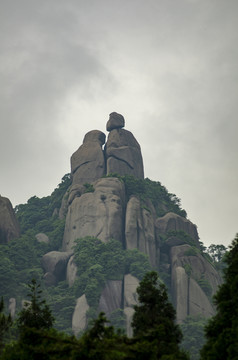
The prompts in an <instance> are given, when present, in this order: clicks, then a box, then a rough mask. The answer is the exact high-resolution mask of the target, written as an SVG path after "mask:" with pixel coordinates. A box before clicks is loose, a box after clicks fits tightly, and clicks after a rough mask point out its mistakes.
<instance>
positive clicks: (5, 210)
mask: <svg viewBox="0 0 238 360" xmlns="http://www.w3.org/2000/svg"><path fill="white" fill-rule="evenodd" d="M19 236H20V226H19V224H18V221H17V219H16V215H15V213H14V210H13V208H12V204H11V202H10V200H9V199H8V198H6V197H3V196H1V195H0V244H7V243H8V242H9V241H11V240H12V239H16V238H18V237H19Z"/></svg>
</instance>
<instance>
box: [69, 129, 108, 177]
mask: <svg viewBox="0 0 238 360" xmlns="http://www.w3.org/2000/svg"><path fill="white" fill-rule="evenodd" d="M104 143H105V134H104V133H103V132H101V131H99V130H93V131H90V132H89V133H87V134H86V135H85V137H84V140H83V145H81V146H80V147H79V149H78V150H77V151H76V152H75V153H74V154H73V155H72V157H71V172H72V175H73V184H85V183H91V182H93V181H95V180H97V179H99V178H100V177H101V176H103V175H104V174H105V160H104V154H103V150H102V145H103V144H104Z"/></svg>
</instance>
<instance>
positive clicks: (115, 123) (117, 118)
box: [106, 112, 125, 131]
mask: <svg viewBox="0 0 238 360" xmlns="http://www.w3.org/2000/svg"><path fill="white" fill-rule="evenodd" d="M124 126H125V119H124V117H123V116H122V115H121V114H118V113H116V112H112V113H111V114H110V115H109V120H108V122H107V125H106V129H107V131H112V130H113V129H121V128H123V127H124Z"/></svg>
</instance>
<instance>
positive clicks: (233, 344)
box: [201, 234, 238, 360]
mask: <svg viewBox="0 0 238 360" xmlns="http://www.w3.org/2000/svg"><path fill="white" fill-rule="evenodd" d="M225 262H226V264H227V268H226V269H225V270H224V283H223V284H222V285H221V287H220V288H219V290H218V292H217V294H216V295H215V297H214V299H215V304H216V307H217V313H216V315H215V316H214V317H213V318H212V319H210V321H209V323H208V325H207V327H206V329H205V336H206V339H207V341H206V343H205V345H204V347H203V348H202V350H201V359H202V360H213V359H214V360H224V359H226V360H237V359H238V305H237V304H238V234H237V235H236V238H235V239H234V240H233V242H232V244H231V246H230V251H229V252H228V254H227V256H226V260H225Z"/></svg>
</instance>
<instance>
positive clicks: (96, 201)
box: [42, 112, 221, 336]
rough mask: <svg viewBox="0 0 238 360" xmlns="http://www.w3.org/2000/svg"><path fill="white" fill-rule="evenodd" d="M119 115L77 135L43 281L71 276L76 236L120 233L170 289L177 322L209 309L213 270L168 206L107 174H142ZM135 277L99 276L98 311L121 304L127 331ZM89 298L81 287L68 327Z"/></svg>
mask: <svg viewBox="0 0 238 360" xmlns="http://www.w3.org/2000/svg"><path fill="white" fill-rule="evenodd" d="M124 126H125V120H124V118H123V116H122V115H120V114H117V113H115V112H114V113H111V114H110V118H109V120H108V122H107V126H106V128H107V130H108V131H109V135H108V139H107V141H106V144H105V147H104V149H103V148H102V146H103V144H104V143H105V135H104V134H103V133H102V132H101V131H98V130H94V131H90V132H89V133H87V134H86V135H85V138H84V141H83V144H82V145H81V146H80V147H79V149H78V150H77V151H76V152H75V153H74V154H73V155H72V157H71V172H72V178H73V183H72V186H71V187H70V188H69V189H68V190H67V193H66V194H65V196H64V199H63V201H62V206H61V209H60V211H59V216H60V217H61V218H62V217H63V216H64V214H66V223H65V231H64V238H63V243H62V249H63V251H64V252H62V253H58V252H51V253H48V254H46V255H45V256H44V257H43V259H42V266H43V268H44V270H45V279H46V282H47V284H48V285H50V284H55V283H57V281H59V280H60V279H67V281H68V284H69V286H72V285H73V284H74V281H75V279H76V278H77V266H76V265H75V263H74V257H73V246H74V241H75V240H76V239H78V238H83V237H86V236H92V237H96V238H98V239H100V240H101V241H102V242H105V243H107V242H108V241H109V240H110V239H116V240H118V241H120V242H121V243H122V245H123V247H124V248H125V249H138V250H139V251H141V252H143V253H144V254H146V255H147V256H148V258H149V261H150V264H151V267H152V268H153V269H155V270H157V271H158V272H159V275H160V276H161V278H162V279H163V280H164V281H165V282H166V284H167V285H168V287H169V288H170V289H171V298H172V300H173V304H174V306H175V308H176V311H177V319H178V322H182V321H183V320H184V319H185V318H186V316H188V315H196V314H202V315H203V316H205V317H210V316H211V315H213V314H214V308H213V305H212V302H211V296H212V295H213V294H214V293H215V292H216V290H217V288H218V286H219V284H220V283H221V278H220V276H219V274H218V273H217V271H216V270H215V269H214V267H213V266H212V265H211V264H210V263H209V262H208V261H207V259H206V258H205V257H204V256H203V254H202V252H201V250H200V243H199V237H198V232H197V227H196V226H195V225H194V224H193V223H192V222H191V221H189V220H187V219H186V218H185V217H182V216H180V215H178V214H175V213H173V212H171V210H169V208H168V209H167V208H166V205H165V204H164V203H163V202H162V204H161V206H160V208H161V209H163V211H164V215H163V216H158V215H157V213H156V206H157V205H156V204H155V203H154V202H153V204H152V201H151V200H150V199H143V201H142V199H141V198H140V197H139V196H138V195H131V196H130V197H128V196H127V193H126V191H125V185H124V182H123V181H121V180H120V179H118V178H117V177H111V176H110V174H112V173H117V174H119V175H121V176H122V175H133V176H134V177H135V178H137V179H143V178H144V170H143V160H142V155H141V150H140V145H139V144H138V142H137V141H136V139H135V138H134V136H133V135H132V133H131V132H129V131H127V130H125V129H123V127H124ZM138 284H139V280H138V279H137V278H136V277H134V276H132V275H131V274H124V277H123V279H121V278H120V279H115V280H111V279H110V280H109V279H108V280H107V281H106V283H105V286H104V288H103V289H102V292H101V296H100V299H99V304H98V311H104V312H105V313H106V315H107V316H108V317H110V314H111V313H112V312H115V311H117V310H118V309H121V310H122V311H123V312H124V316H125V323H126V329H127V333H128V335H129V336H130V335H132V330H131V325H130V324H131V320H132V316H133V311H134V310H133V306H134V305H135V304H136V303H137V297H136V287H137V286H138ZM88 309H89V305H88V302H87V297H86V295H85V294H84V295H82V296H81V297H80V298H78V300H77V304H76V307H75V312H74V315H73V322H72V326H73V332H74V333H75V334H77V333H78V332H80V331H81V330H84V329H85V327H86V326H87V310H88Z"/></svg>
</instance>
